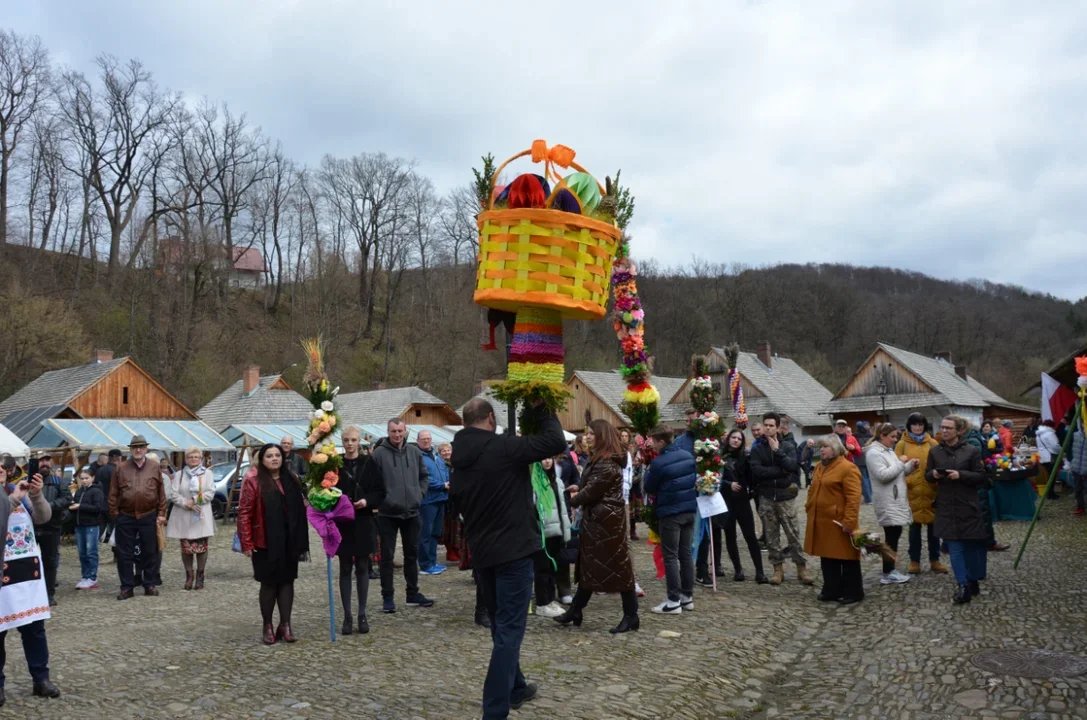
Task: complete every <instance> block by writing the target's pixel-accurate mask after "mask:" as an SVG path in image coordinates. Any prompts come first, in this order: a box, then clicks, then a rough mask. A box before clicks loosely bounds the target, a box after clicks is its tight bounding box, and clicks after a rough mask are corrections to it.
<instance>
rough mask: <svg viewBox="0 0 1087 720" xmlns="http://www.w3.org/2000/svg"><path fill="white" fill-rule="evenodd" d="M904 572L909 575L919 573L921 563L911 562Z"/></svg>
mask: <svg viewBox="0 0 1087 720" xmlns="http://www.w3.org/2000/svg"><path fill="white" fill-rule="evenodd" d="M906 572H907V573H909V574H910V575H920V574H921V563H919V562H911V563H910V567H909V569H908V570H906Z"/></svg>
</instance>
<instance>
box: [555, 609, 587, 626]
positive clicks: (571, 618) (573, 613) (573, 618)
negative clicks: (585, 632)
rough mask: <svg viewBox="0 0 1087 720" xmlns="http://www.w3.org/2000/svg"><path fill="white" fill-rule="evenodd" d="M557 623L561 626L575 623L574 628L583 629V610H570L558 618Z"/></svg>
mask: <svg viewBox="0 0 1087 720" xmlns="http://www.w3.org/2000/svg"><path fill="white" fill-rule="evenodd" d="M555 622H557V623H558V624H559V625H569V624H570V623H573V624H574V627H581V610H579V609H578V610H575V609H574V608H570V609H568V610H567V611H566V612H564V613H563V614H562V615H559V616H558V617H556V618H555Z"/></svg>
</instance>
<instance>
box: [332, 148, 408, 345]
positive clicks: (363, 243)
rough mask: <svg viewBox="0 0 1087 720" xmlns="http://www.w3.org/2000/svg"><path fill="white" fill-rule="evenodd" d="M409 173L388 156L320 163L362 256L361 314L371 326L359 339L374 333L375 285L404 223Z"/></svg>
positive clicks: (335, 205)
mask: <svg viewBox="0 0 1087 720" xmlns="http://www.w3.org/2000/svg"><path fill="white" fill-rule="evenodd" d="M410 171H411V166H410V165H409V164H408V163H406V162H405V161H403V160H401V159H399V158H390V157H388V156H387V155H385V154H384V153H378V154H376V155H371V154H365V153H364V154H362V155H357V156H355V157H353V158H350V159H347V160H341V159H337V158H334V157H331V156H326V157H325V158H324V160H322V162H321V182H322V184H323V185H324V187H325V195H326V197H327V198H328V201H329V203H330V204H331V205H332V208H333V211H334V212H335V214H336V216H337V221H338V222H342V223H343V227H344V228H345V230H346V231H347V232H349V233H350V234H351V236H352V237H353V239H354V240H355V244H356V245H357V247H358V251H359V309H360V310H361V311H362V312H363V313H365V316H366V324H365V326H364V327H360V329H359V332H358V333H357V334H356V340H357V339H359V338H361V337H371V335H372V333H373V325H374V291H373V285H374V282H373V281H374V279H375V278H376V276H377V274H378V272H379V271H380V269H381V252H380V245H381V243H382V241H383V240H384V239H385V238H386V237H387V234H388V232H389V231H390V230H391V228H392V227H393V226H394V225H395V224H396V223H397V221H398V220H399V219H400V218H399V213H400V212H401V210H402V208H401V206H400V204H399V203H398V202H397V199H398V196H399V194H400V192H401V191H402V190H403V189H404V187H405V186H406V185H407V182H408V178H409V174H410ZM371 263H372V264H371Z"/></svg>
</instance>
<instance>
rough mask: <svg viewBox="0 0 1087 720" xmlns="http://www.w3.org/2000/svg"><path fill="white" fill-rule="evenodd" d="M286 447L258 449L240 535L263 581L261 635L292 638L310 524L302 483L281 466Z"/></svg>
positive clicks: (245, 488)
mask: <svg viewBox="0 0 1087 720" xmlns="http://www.w3.org/2000/svg"><path fill="white" fill-rule="evenodd" d="M283 456H284V453H283V448H282V447H280V446H279V445H274V444H271V443H269V444H268V445H265V446H264V447H262V448H261V449H260V451H259V452H258V453H257V472H256V475H253V476H247V477H246V479H245V480H244V481H242V495H241V499H240V500H239V501H238V539H239V541H240V542H241V546H242V552H243V553H245V555H246V557H249V558H250V559H252V561H253V579H254V580H256V581H257V582H259V583H260V614H261V618H262V619H263V621H264V635H263V640H264V642H265V644H267V645H272V644H274V643H275V642H276V641H277V640H282V641H284V642H289V643H291V642H294V641H295V637H294V634H293V633H292V632H291V608H292V606H293V605H294V581H295V579H296V578H297V577H298V562H299V560H301V559H302V557H303V556H304V555H305V554H306V553H307V552H309V527H308V526H307V524H306V504H305V498H304V496H303V494H302V486H301V485H300V484H299V483H298V479H297V478H296V477H295V476H294V474H293V473H292V472H291V471H290V470H288V469H287V468H286V467H285V466H284V465H283ZM276 605H279V627H278V628H277V629H276V630H275V631H274V632H273V630H272V612H273V611H274V610H275V607H276Z"/></svg>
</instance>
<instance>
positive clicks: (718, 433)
mask: <svg viewBox="0 0 1087 720" xmlns="http://www.w3.org/2000/svg"><path fill="white" fill-rule="evenodd" d="M692 369H693V371H694V378H693V379H692V380H691V392H690V395H691V405H692V406H693V407H694V409H695V410H696V411H697V412H698V414H697V415H696V416H695V418H694V419H693V420H691V421H690V424H689V425H688V429H689V430H690V431H691V432H692V433H694V436H695V441H694V456H695V462H696V464H697V466H698V479H697V480H696V482H695V488H696V489H697V490H698V493H699V495H700V496H702V495H704V496H707V497H712V496H713V495H715V494H716V493H718V492H720V489H721V469H722V468H723V467H724V460H722V458H721V438H722V437H723V436H724V434H725V424H724V422H722V420H721V418H720V416H718V414H717V412H716V411H715V410H714V408H715V407H717V392H718V387H717V386H716V385H714V383H713V381H712V380H711V379H710V376H709V370H708V369H707V367H706V359H705V358H704V357H702V356H697V357H695V359H694V363H693V368H692ZM703 536H709V542H710V552H709V559H710V576H711V577H712V578H713V589H714V590H715V591H716V590H717V569H716V568H715V567H714V562H713V553H714V550H713V533H712V532H710V518H708V517H704V518H701V522H700V523H699V525H698V532H697V533H696V534H695V543H694V548H693V549H692V552H694V553H695V554H696V556H697V553H698V547H699V546H700V545H701V544H702V538H703Z"/></svg>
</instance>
